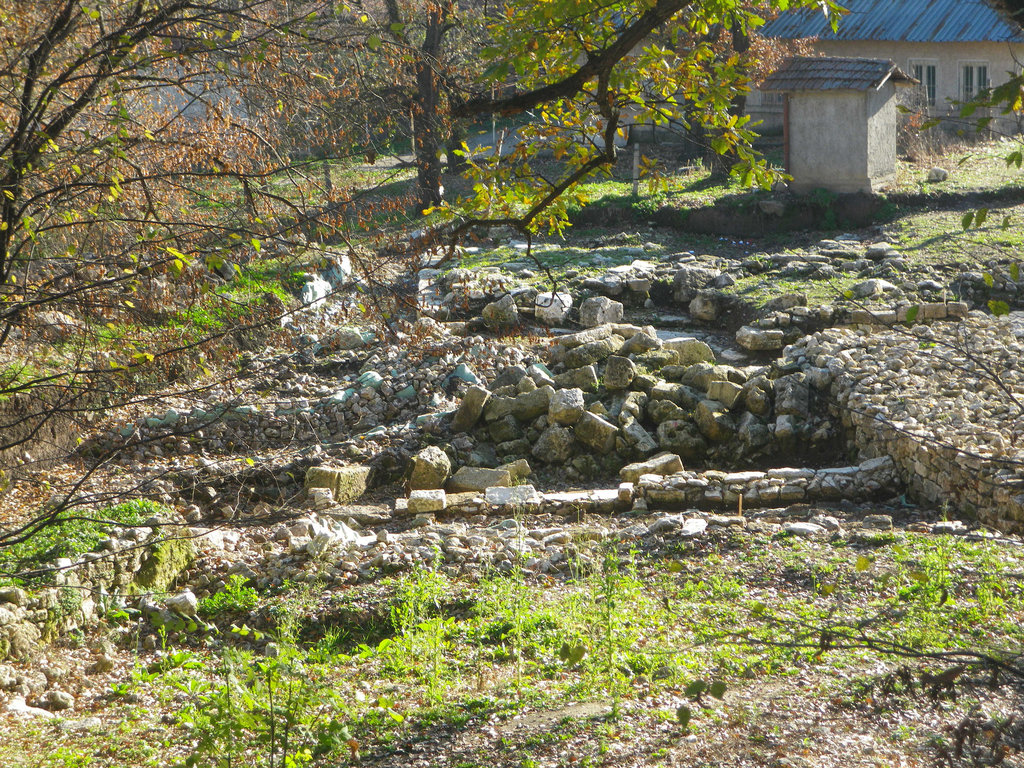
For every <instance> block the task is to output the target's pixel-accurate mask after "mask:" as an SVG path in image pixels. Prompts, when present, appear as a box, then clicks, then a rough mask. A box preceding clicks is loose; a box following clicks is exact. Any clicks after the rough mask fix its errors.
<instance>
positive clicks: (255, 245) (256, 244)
mask: <svg viewBox="0 0 1024 768" xmlns="http://www.w3.org/2000/svg"><path fill="white" fill-rule="evenodd" d="M249 242H250V243H252V247H253V248H255V249H256V253H259V252H260V251H261V250H263V243H261V242H260V241H259V239H258V238H255V237H254V238H253V239H252V240H250V241H249Z"/></svg>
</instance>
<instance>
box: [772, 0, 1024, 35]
mask: <svg viewBox="0 0 1024 768" xmlns="http://www.w3.org/2000/svg"><path fill="white" fill-rule="evenodd" d="M840 3H841V5H843V6H845V7H846V8H848V9H849V11H850V12H849V13H847V14H846V15H844V16H843V17H842V18H840V19H839V29H838V31H837V32H833V31H832V28H831V27H830V26H829V23H828V21H827V20H826V19H825V16H824V14H822V13H821V11H819V10H816V9H813V8H803V9H799V10H793V11H787V12H785V13H782V14H780V15H779V17H778V18H777V19H775V20H774V21H770V22H768V23H767V24H765V26H764V27H763V28H762V29H761V34H763V35H764V36H765V37H779V38H785V39H793V38H800V37H818V38H820V39H822V40H901V41H906V42H917V43H928V42H936V43H958V42H979V41H988V42H997V43H1005V42H1024V31H1022V29H1021V26H1020V24H1019V23H1017V22H1016V21H1014V20H1013V19H1012V18H1010V16H1009V15H1008V14H1007V13H1006V12H1005V11H1004V10H1002V9H1001V8H1002V7H1001V6H1000V4H999V3H998V2H996V1H995V0H840Z"/></svg>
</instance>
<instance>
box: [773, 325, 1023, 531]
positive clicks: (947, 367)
mask: <svg viewBox="0 0 1024 768" xmlns="http://www.w3.org/2000/svg"><path fill="white" fill-rule="evenodd" d="M1022 337H1024V328H1022V327H1021V326H1020V324H1019V321H1018V322H1014V321H1013V320H1010V319H998V318H992V317H991V316H987V315H983V314H981V313H978V312H972V313H971V314H970V316H969V317H968V318H967V319H966V320H965V321H963V322H962V323H956V324H954V323H936V324H934V325H930V326H922V325H918V326H914V327H913V328H912V329H905V328H904V329H895V328H894V329H885V330H878V329H874V330H865V329H861V330H850V329H841V330H838V329H837V330H829V331H823V332H820V333H816V334H813V335H811V336H808V337H806V338H804V339H801V340H800V341H799V342H798V343H797V344H795V345H793V346H792V347H789V348H787V352H786V354H787V357H789V358H790V359H792V360H795V361H797V362H798V363H799V364H800V365H801V366H803V367H804V368H805V369H806V368H809V367H812V366H813V367H817V368H822V367H823V368H826V369H827V370H828V371H829V372H830V373H831V391H832V397H833V399H834V402H835V406H834V407H835V408H836V409H837V411H838V412H839V413H840V414H841V416H842V419H843V423H844V427H845V428H846V429H847V432H848V435H849V438H850V440H851V442H852V444H853V445H854V446H855V447H856V448H857V449H858V451H859V452H860V453H861V455H863V456H875V457H884V456H887V457H891V458H892V460H893V461H894V462H895V464H896V467H897V469H898V471H899V474H900V476H901V477H902V478H903V480H904V481H905V482H906V484H907V488H908V491H909V494H910V496H911V497H912V498H913V499H915V500H916V501H918V502H919V503H923V504H928V505H932V506H936V507H939V508H943V507H948V508H949V509H950V510H951V511H953V512H957V513H964V514H968V515H971V516H974V517H976V518H977V519H978V520H979V521H980V522H982V523H985V524H987V525H991V526H993V527H995V528H997V529H999V530H1002V531H1006V532H1020V531H1022V530H1024V413H1021V403H1024V372H1022V370H1021V367H1020V360H1021V359H1022V358H1024V343H1022Z"/></svg>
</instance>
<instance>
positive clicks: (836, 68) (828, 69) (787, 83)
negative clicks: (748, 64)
mask: <svg viewBox="0 0 1024 768" xmlns="http://www.w3.org/2000/svg"><path fill="white" fill-rule="evenodd" d="M888 80H892V81H893V82H896V83H907V84H911V83H916V82H917V81H916V80H914V78H912V77H910V76H909V75H907V74H906V73H904V72H903V71H901V70H900V68H899V67H897V66H896V65H895V64H894V63H893V62H891V61H889V60H888V59H853V58H840V57H837V56H827V57H821V58H811V57H797V58H792V59H789V60H787V61H786V63H785V64H783V65H782V66H781V67H780V68H779V69H777V70H776V71H775V72H773V73H772V74H770V75H768V77H766V78H765V80H764V82H763V83H761V86H760V90H762V91H835V90H854V91H866V90H868V89H870V88H878V87H880V86H881V85H882V84H883V83H885V82H886V81H888Z"/></svg>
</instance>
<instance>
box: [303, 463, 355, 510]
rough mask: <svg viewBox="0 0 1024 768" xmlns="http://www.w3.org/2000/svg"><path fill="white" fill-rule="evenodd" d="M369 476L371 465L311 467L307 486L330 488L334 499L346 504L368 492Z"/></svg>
mask: <svg viewBox="0 0 1024 768" xmlns="http://www.w3.org/2000/svg"><path fill="white" fill-rule="evenodd" d="M369 476H370V468H369V467H362V466H348V467H310V468H309V469H307V470H306V488H330V489H331V492H332V493H333V494H334V500H335V501H336V502H338V503H339V504H344V503H346V502H349V501H355V500H356V499H358V498H359V497H360V496H362V495H363V494H364V493H365V492H366V481H367V479H368V478H369Z"/></svg>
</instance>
